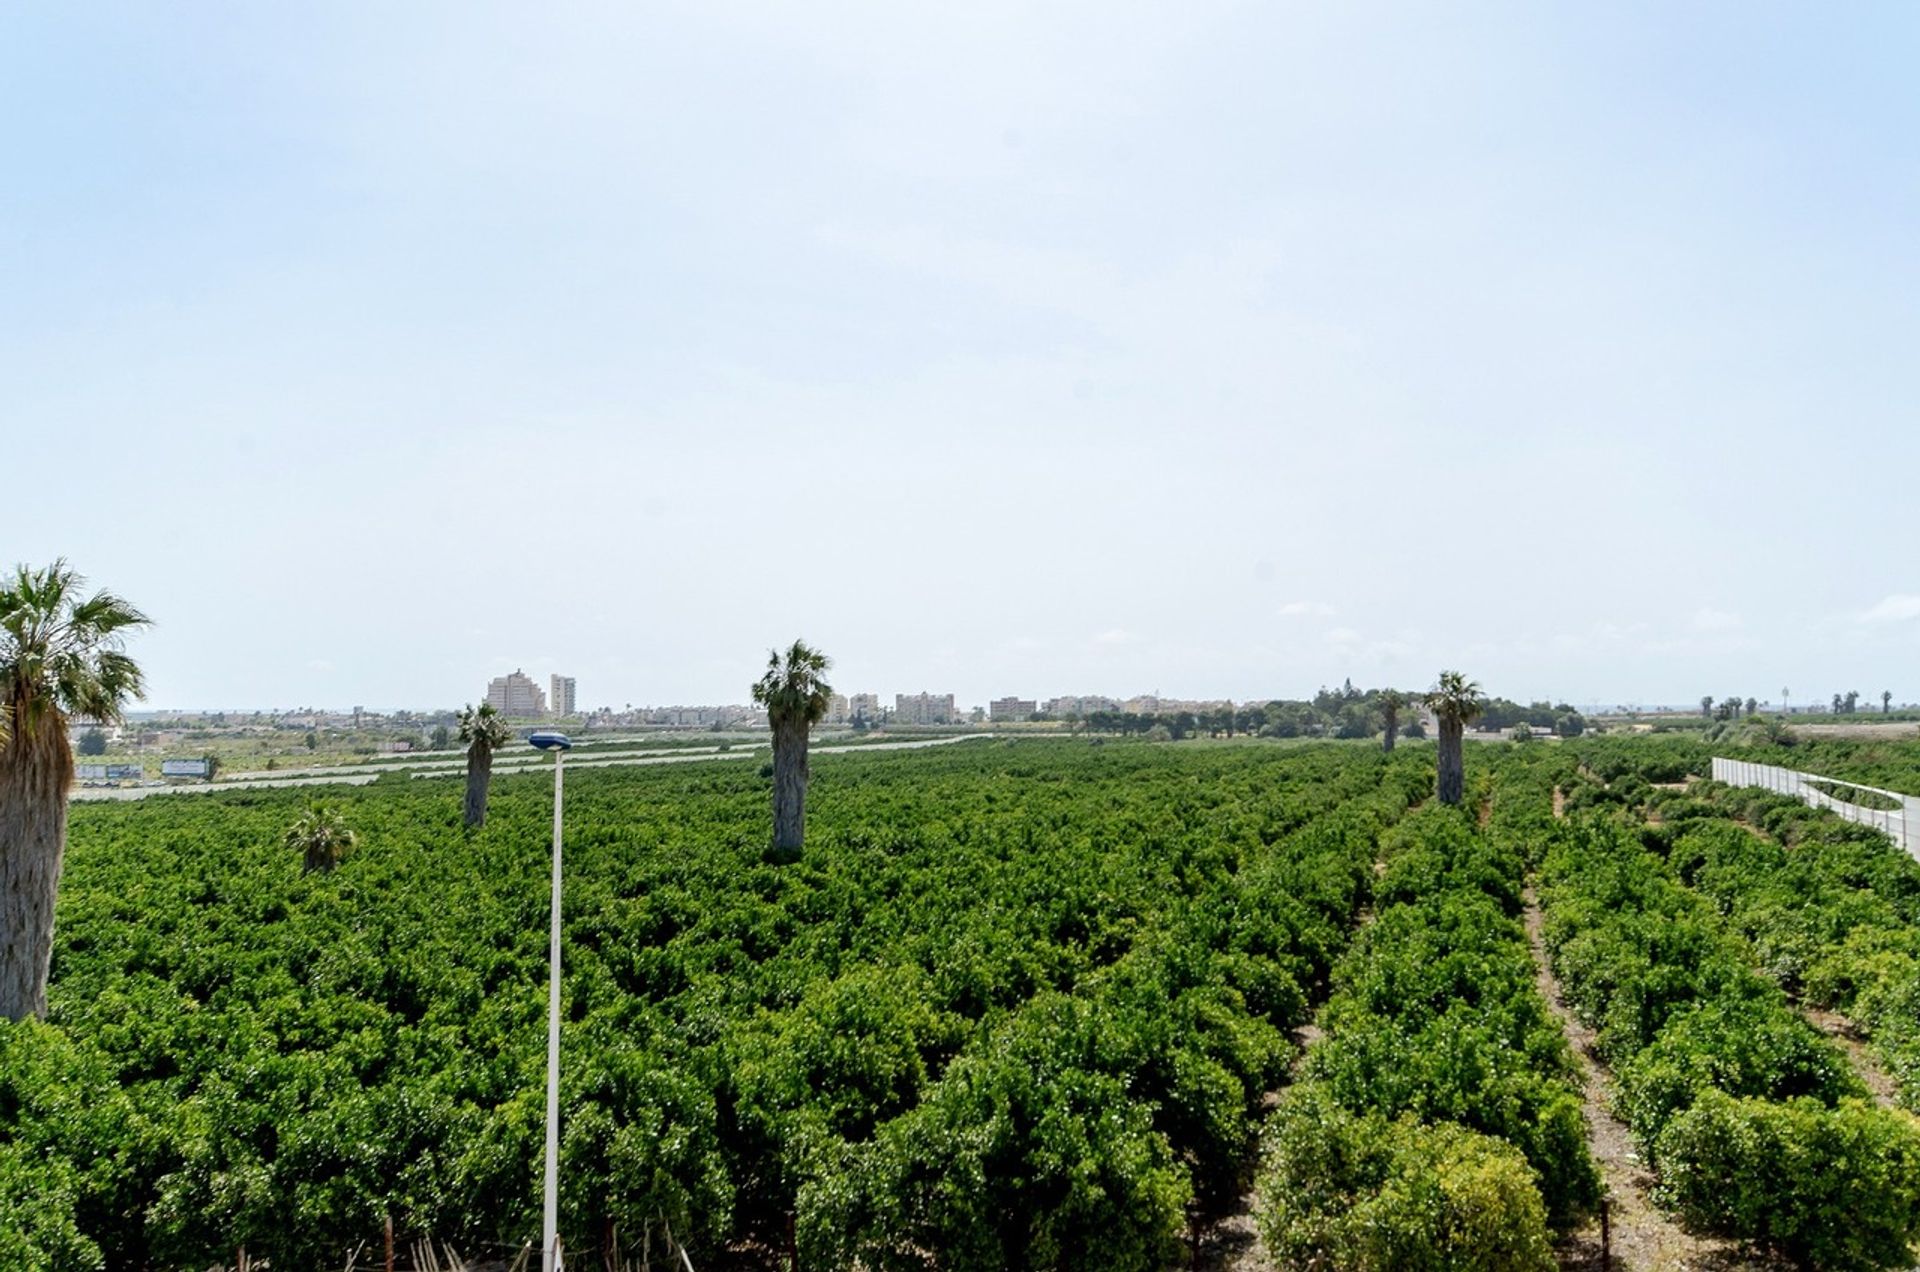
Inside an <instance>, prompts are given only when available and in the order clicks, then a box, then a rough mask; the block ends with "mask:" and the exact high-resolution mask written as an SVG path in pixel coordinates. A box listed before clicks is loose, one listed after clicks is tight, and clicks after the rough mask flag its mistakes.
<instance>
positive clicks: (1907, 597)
mask: <svg viewBox="0 0 1920 1272" xmlns="http://www.w3.org/2000/svg"><path fill="white" fill-rule="evenodd" d="M1858 618H1859V621H1860V622H1862V623H1867V624H1880V623H1910V622H1912V621H1913V620H1914V619H1916V618H1920V596H1915V595H1914V594H1913V593H1911V592H1895V593H1894V594H1893V595H1891V596H1889V597H1886V598H1885V599H1884V600H1882V601H1881V602H1880V603H1879V604H1878V605H1875V606H1874V607H1873V608H1872V609H1869V610H1863V611H1861V613H1860V614H1859V616H1858Z"/></svg>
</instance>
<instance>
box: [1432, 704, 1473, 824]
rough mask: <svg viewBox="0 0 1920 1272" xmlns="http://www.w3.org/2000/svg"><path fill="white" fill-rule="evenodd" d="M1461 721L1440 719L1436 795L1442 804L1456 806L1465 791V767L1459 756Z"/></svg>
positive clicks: (1463, 726)
mask: <svg viewBox="0 0 1920 1272" xmlns="http://www.w3.org/2000/svg"><path fill="white" fill-rule="evenodd" d="M1465 733H1466V724H1465V722H1463V721H1460V720H1455V719H1450V718H1449V717H1447V716H1441V717H1440V760H1439V774H1438V780H1437V782H1436V792H1435V793H1436V794H1437V795H1438V796H1439V797H1440V802H1441V803H1442V804H1458V803H1459V802H1460V801H1461V799H1463V798H1464V797H1465V795H1466V791H1467V765H1466V759H1465V757H1464V756H1463V755H1462V754H1461V747H1462V745H1463V743H1462V738H1463V736H1464V734H1465Z"/></svg>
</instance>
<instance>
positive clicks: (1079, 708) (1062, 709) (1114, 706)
mask: <svg viewBox="0 0 1920 1272" xmlns="http://www.w3.org/2000/svg"><path fill="white" fill-rule="evenodd" d="M1119 709H1120V701H1119V699H1117V698H1107V697H1102V696H1101V695H1100V694H1097V693H1088V694H1069V695H1065V696H1063V697H1059V698H1048V699H1047V714H1048V715H1050V716H1052V717H1053V718H1054V719H1056V720H1059V719H1064V718H1065V717H1067V716H1070V715H1077V716H1088V715H1092V714H1093V713H1094V712H1096V711H1118V710H1119Z"/></svg>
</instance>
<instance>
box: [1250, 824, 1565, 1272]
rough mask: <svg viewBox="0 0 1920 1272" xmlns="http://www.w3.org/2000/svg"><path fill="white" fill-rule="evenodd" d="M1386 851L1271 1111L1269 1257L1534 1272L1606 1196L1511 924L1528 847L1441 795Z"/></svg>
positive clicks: (1558, 1044) (1521, 936) (1376, 1266)
mask: <svg viewBox="0 0 1920 1272" xmlns="http://www.w3.org/2000/svg"><path fill="white" fill-rule="evenodd" d="M1382 852H1383V854H1384V859H1385V871H1384V873H1383V874H1382V875H1381V877H1380V880H1379V883H1378V885H1377V887H1376V889H1375V905H1376V907H1377V910H1378V914H1377V917H1376V918H1375V920H1374V922H1373V923H1372V924H1371V925H1369V926H1368V927H1366V928H1365V929H1363V930H1362V932H1361V933H1360V935H1359V937H1358V939H1357V940H1356V941H1355V943H1354V945H1353V947H1352V948H1351V949H1350V950H1349V951H1348V953H1347V954H1346V956H1345V957H1344V958H1343V959H1342V960H1341V963H1340V965H1339V968H1338V970H1337V971H1336V974H1335V987H1336V988H1335V992H1334V994H1333V997H1332V998H1331V999H1330V1000H1329V1001H1328V1003H1327V1005H1326V1007H1325V1008H1324V1009H1323V1011H1322V1013H1321V1016H1320V1021H1321V1024H1322V1027H1323V1028H1324V1030H1325V1037H1324V1039H1323V1040H1322V1041H1321V1042H1319V1043H1317V1044H1316V1045H1315V1046H1314V1048H1313V1049H1312V1050H1311V1051H1310V1052H1309V1054H1308V1060H1307V1064H1306V1068H1305V1076H1304V1079H1303V1080H1302V1081H1301V1082H1299V1083H1298V1084H1296V1085H1295V1086H1294V1087H1292V1088H1291V1089H1290V1090H1289V1091H1288V1092H1287V1093H1286V1095H1285V1096H1284V1097H1283V1098H1282V1101H1281V1105H1280V1108H1279V1110H1278V1112H1277V1113H1276V1115H1275V1119H1274V1125H1273V1127H1272V1131H1271V1138H1272V1142H1273V1150H1272V1155H1271V1158H1270V1161H1269V1165H1268V1167H1267V1170H1266V1173H1265V1175H1264V1177H1263V1179H1262V1182H1261V1189H1260V1192H1261V1199H1262V1218H1261V1226H1262V1230H1263V1232H1264V1234H1265V1237H1266V1240H1267V1244H1268V1249H1269V1251H1270V1252H1271V1253H1272V1254H1273V1255H1274V1257H1275V1258H1276V1260H1277V1261H1278V1262H1279V1263H1280V1264H1281V1265H1282V1266H1284V1267H1295V1268H1314V1267H1337V1268H1352V1269H1364V1270H1367V1272H1375V1270H1377V1272H1387V1270H1388V1269H1396V1268H1414V1267H1433V1268H1441V1267H1445V1268H1462V1269H1513V1270H1516V1272H1517V1270H1519V1269H1536V1270H1539V1272H1546V1270H1547V1269H1551V1268H1552V1267H1554V1266H1555V1264H1554V1260H1553V1251H1552V1244H1551V1234H1552V1232H1553V1230H1555V1229H1561V1230H1564V1229H1566V1228H1568V1227H1570V1226H1571V1225H1572V1224H1574V1223H1575V1222H1576V1221H1577V1220H1578V1219H1579V1218H1580V1217H1581V1216H1582V1215H1584V1214H1586V1213H1588V1212H1589V1211H1590V1210H1591V1209H1592V1208H1593V1207H1594V1206H1595V1205H1596V1204H1597V1202H1598V1200H1599V1195H1600V1191H1599V1177H1598V1175H1597V1173H1596V1171H1595V1168H1594V1165H1593V1162H1592V1160H1591V1158H1590V1157H1589V1155H1588V1152H1587V1137H1586V1125H1585V1122H1584V1120H1583V1119H1582V1117H1581V1113H1580V1098H1579V1095H1578V1090H1577V1087H1576V1085H1575V1083H1574V1074H1573V1067H1572V1059H1571V1056H1570V1054H1569V1052H1568V1050H1567V1045H1566V1040H1565V1038H1564V1037H1563V1035H1562V1034H1561V1031H1560V1029H1559V1026H1558V1023H1557V1021H1555V1019H1554V1018H1553V1016H1552V1014H1551V1012H1550V1011H1549V1010H1548V1008H1547V1005H1546V1003H1545V1002H1544V1000H1542V999H1541V997H1540V995H1539V993H1538V990H1537V989H1536V987H1535V975H1534V967H1533V961H1532V958H1531V956H1530V954H1529V953H1528V948H1527V939H1526V935H1525V932H1524V930H1523V929H1522V926H1521V924H1520V922H1519V920H1518V916H1519V913H1520V908H1521V896H1520V888H1521V882H1522V877H1523V874H1524V871H1525V861H1524V858H1523V857H1522V855H1521V854H1520V853H1519V852H1518V851H1517V850H1516V848H1515V847H1514V846H1513V844H1512V843H1511V842H1508V841H1504V840H1502V839H1500V838H1499V837H1496V836H1494V835H1490V834H1488V833H1485V832H1482V831H1479V830H1477V829H1476V828H1475V826H1474V822H1473V819H1472V818H1471V817H1470V816H1469V815H1468V814H1467V812H1466V811H1465V810H1460V809H1450V808H1445V807H1433V808H1430V809H1427V810H1424V811H1422V812H1420V813H1417V814H1415V815H1414V816H1412V817H1410V818H1408V819H1407V820H1406V821H1405V822H1404V823H1402V825H1401V826H1400V827H1398V828H1396V829H1394V830H1392V831H1389V832H1388V833H1387V834H1386V835H1385V836H1383V839H1382Z"/></svg>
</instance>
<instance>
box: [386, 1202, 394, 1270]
mask: <svg viewBox="0 0 1920 1272" xmlns="http://www.w3.org/2000/svg"><path fill="white" fill-rule="evenodd" d="M387 1272H393V1215H392V1213H391V1212H389V1213H388V1215H387Z"/></svg>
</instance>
